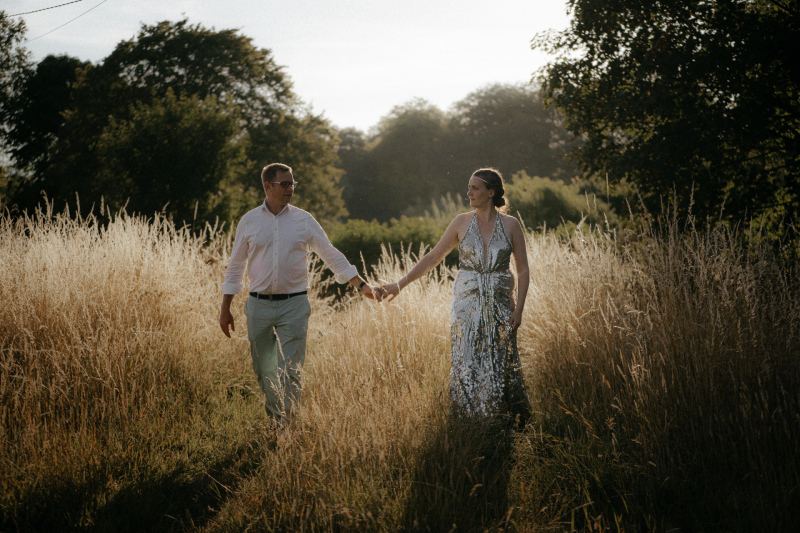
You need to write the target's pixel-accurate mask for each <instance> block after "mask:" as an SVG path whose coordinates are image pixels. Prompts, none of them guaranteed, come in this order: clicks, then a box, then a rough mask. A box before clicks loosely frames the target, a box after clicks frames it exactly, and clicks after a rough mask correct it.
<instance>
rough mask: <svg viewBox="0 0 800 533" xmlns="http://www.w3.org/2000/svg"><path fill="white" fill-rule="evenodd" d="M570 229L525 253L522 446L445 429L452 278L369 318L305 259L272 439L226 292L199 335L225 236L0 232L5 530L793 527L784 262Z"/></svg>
mask: <svg viewBox="0 0 800 533" xmlns="http://www.w3.org/2000/svg"><path fill="white" fill-rule="evenodd" d="M580 229H581V228H579V231H576V232H574V233H573V235H572V236H571V237H567V236H563V235H561V236H559V235H556V234H554V233H546V232H536V231H531V232H529V233H528V235H527V243H528V254H529V260H530V263H531V288H530V292H529V296H528V303H527V306H526V313H525V319H524V321H523V325H522V327H521V328H520V331H519V346H520V351H521V357H522V361H523V367H524V368H523V370H524V374H525V378H526V380H527V385H528V388H529V390H530V393H531V396H532V399H533V401H534V408H535V417H534V420H533V421H532V422H531V423H530V424H529V425H528V426H527V427H526V428H525V429H524V430H523V431H512V430H511V429H510V428H508V427H505V426H503V425H499V424H496V423H492V422H485V421H475V420H468V419H462V418H458V417H453V416H450V414H449V410H448V401H447V379H448V367H449V307H450V290H451V274H452V272H451V271H449V270H447V269H446V268H441V269H439V270H437V271H436V272H434V273H432V274H430V275H428V276H427V277H426V278H425V279H423V280H421V281H420V282H419V283H415V284H413V285H411V286H409V287H408V288H406V289H405V290H404V291H403V293H402V294H401V295H400V297H399V298H397V299H396V300H394V301H392V302H391V303H383V304H378V303H376V302H372V301H367V300H364V299H360V298H357V297H354V296H351V297H346V298H345V299H343V300H334V299H333V298H331V297H326V296H324V295H325V294H327V292H326V291H325V290H324V289H325V287H324V283H323V282H322V281H320V280H321V274H320V266H319V265H318V264H317V265H316V266H315V267H314V269H313V272H312V276H313V277H314V278H315V280H316V281H315V282H314V283H313V286H314V287H315V288H316V289H317V290H315V291H314V294H312V307H313V309H314V311H313V313H312V318H311V324H310V331H309V344H308V354H307V365H306V368H305V377H304V383H305V388H304V393H303V399H302V404H301V409H300V410H299V412H298V416H297V418H296V420H295V422H294V424H293V426H292V427H291V429H290V430H288V431H285V432H283V433H279V434H276V433H275V432H273V431H271V430H270V429H269V427H268V425H267V420H266V416H265V414H264V409H263V400H262V396H261V393H260V391H259V390H258V387H257V384H256V382H255V378H254V375H253V372H252V369H251V366H250V365H251V363H250V356H249V353H248V348H247V337H246V332H245V328H246V322H245V320H244V313H243V310H242V307H243V303H244V298H243V297H242V296H241V295H240V296H237V297H236V299H235V300H234V305H235V306H236V310H235V312H234V316H235V318H236V320H237V322H236V324H237V330H236V333H235V335H234V338H233V339H227V338H225V337H224V336H223V335H222V333H221V332H220V331H219V326H218V324H217V317H218V313H219V304H220V289H219V286H220V283H221V280H222V277H223V273H224V269H225V265H226V262H227V254H228V253H229V250H230V246H231V244H232V243H231V236H230V233H229V232H227V231H224V229H221V228H210V227H207V228H206V230H205V231H204V232H202V233H200V234H192V232H191V231H189V230H188V229H186V228H176V227H175V226H174V225H173V224H172V223H171V222H169V221H168V220H164V219H161V218H155V219H152V218H151V219H147V220H145V219H141V218H136V217H130V216H127V215H125V214H124V213H121V214H117V215H112V214H111V213H108V221H107V222H104V223H103V224H99V223H98V222H97V220H96V219H94V218H92V217H90V218H87V219H82V218H80V217H78V216H76V215H74V214H71V213H69V212H64V213H54V212H52V210H49V209H44V210H40V211H38V212H37V213H36V214H33V215H30V216H25V217H19V218H16V219H12V218H11V217H10V216H8V215H4V216H3V217H2V218H1V219H0V301H1V302H3V305H2V306H0V367H1V369H2V370H1V372H0V487H2V489H1V490H0V531H115V532H116V531H209V532H216V531H437V532H438V531H487V530H488V531H498V532H499V531H526V532H527V531H530V532H533V531H664V532H666V531H793V530H798V528H800V516H799V515H798V514H797V512H796V509H798V508H800V465H798V457H800V368H798V353H799V352H798V348H800V287H798V273H799V272H798V268H797V267H798V265H797V263H796V262H792V261H787V260H785V259H781V258H780V257H778V256H776V255H775V252H774V248H773V247H771V246H768V245H766V244H764V245H762V244H759V243H758V240H757V239H756V238H755V236H751V238H750V239H748V240H747V242H749V243H750V244H748V245H743V244H742V242H743V240H742V239H740V238H739V236H738V235H737V234H736V232H735V231H734V230H730V229H726V228H725V227H723V226H713V225H711V226H708V227H705V226H704V227H703V228H697V229H696V228H695V226H694V225H693V224H692V223H691V221H689V222H685V223H682V224H681V223H678V222H676V221H675V219H674V218H670V217H668V216H667V217H665V219H664V220H663V221H661V222H659V221H657V220H654V219H646V220H644V221H643V222H642V224H641V229H640V230H639V231H637V232H635V233H633V234H626V235H624V236H623V235H616V234H614V233H613V232H609V231H603V230H600V229H594V230H591V231H590V230H586V231H580ZM413 259H414V256H413V254H410V253H408V251H405V252H404V253H399V254H397V255H394V254H392V253H390V252H389V251H386V252H385V253H384V255H383V257H382V259H381V262H380V264H379V265H377V267H376V268H375V269H374V270H373V271H371V272H370V273H369V274H370V276H371V279H372V281H376V282H377V281H383V280H386V281H392V280H396V279H397V278H399V277H400V276H401V275H402V273H403V272H404V271H405V270H406V269H407V268H409V265H410V264H412V262H413ZM362 270H363V269H362Z"/></svg>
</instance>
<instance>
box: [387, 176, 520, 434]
mask: <svg viewBox="0 0 800 533" xmlns="http://www.w3.org/2000/svg"><path fill="white" fill-rule="evenodd" d="M504 194H505V188H504V182H503V177H502V175H501V174H500V172H499V171H498V170H496V169H493V168H482V169H479V170H476V171H475V172H474V173H473V174H472V177H470V179H469V190H468V192H467V196H469V205H470V207H474V208H475V210H474V211H472V212H469V213H464V214H461V215H458V216H457V217H455V218H454V219H453V221H452V222H451V223H450V226H449V227H448V228H447V230H446V231H445V232H444V235H442V238H441V240H440V241H439V242H438V244H437V245H436V246H435V247H434V248H433V249H432V250H431V251H430V252H428V253H427V254H426V255H425V256H424V257H423V258H422V259H420V261H419V262H418V263H417V264H416V265H414V267H413V268H412V269H411V270H410V271H409V272H408V274H406V275H405V276H403V277H402V278H401V279H400V280H399V281H398V282H397V283H391V284H388V285H384V286H383V287H381V289H382V291H381V292H382V293H383V294H385V295H386V298H387V300H388V301H391V300H392V299H393V298H395V297H396V296H397V295H398V294H400V291H402V290H403V288H405V287H406V286H407V285H408V284H409V283H411V282H413V281H414V280H416V279H419V278H420V277H421V276H423V275H424V274H425V273H426V272H428V271H430V270H431V269H432V268H434V267H435V266H436V265H438V264H439V263H440V262H441V261H442V260H443V259H444V258H445V256H446V255H447V254H448V253H449V252H450V251H451V250H452V249H453V248H454V247H455V246H456V245H458V253H459V270H458V275H457V276H456V279H455V282H454V284H453V304H452V307H451V312H450V313H451V322H452V323H451V330H450V331H451V340H450V346H451V366H450V398H451V400H452V402H453V404H454V405H455V406H456V407H457V408H460V409H461V410H463V411H464V412H465V413H467V414H469V415H495V414H511V415H516V416H517V417H518V418H517V420H518V422H519V423H524V422H525V421H526V420H527V418H528V417H529V415H530V409H531V406H530V399H529V398H528V393H527V391H526V390H525V382H524V380H523V378H522V372H521V371H520V363H519V353H518V352H517V337H516V332H517V328H518V327H519V325H520V322H521V321H522V309H523V307H524V306H525V297H526V296H527V293H528V281H529V273H528V258H527V253H526V251H525V237H524V235H523V233H522V227H521V226H520V224H519V222H518V221H517V219H515V218H514V217H511V216H508V215H506V214H504V212H505V211H506V210H507V207H506V200H505V198H503V195H504ZM512 255H513V256H514V261H515V264H516V268H517V274H518V276H519V280H518V283H517V294H516V298H514V277H513V276H512V274H511V272H510V271H509V263H510V260H511V256H512Z"/></svg>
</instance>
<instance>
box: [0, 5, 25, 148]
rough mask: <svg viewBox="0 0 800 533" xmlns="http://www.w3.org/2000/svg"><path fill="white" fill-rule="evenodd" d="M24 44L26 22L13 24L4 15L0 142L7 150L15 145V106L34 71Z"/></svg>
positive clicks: (0, 44)
mask: <svg viewBox="0 0 800 533" xmlns="http://www.w3.org/2000/svg"><path fill="white" fill-rule="evenodd" d="M24 40H25V22H23V21H21V20H19V21H13V20H11V19H10V18H9V17H8V16H7V15H6V13H5V11H0V141H2V144H3V145H4V146H5V147H8V146H9V145H10V144H11V143H10V140H9V139H8V132H9V130H10V128H11V123H12V117H13V114H14V113H13V110H14V106H13V105H12V102H13V101H14V99H15V98H16V96H17V95H18V94H19V93H20V91H21V90H22V85H23V83H24V81H25V79H26V78H27V77H28V76H29V75H30V70H31V60H30V54H29V53H28V51H27V50H25V48H24V47H23V46H22V45H23V42H24Z"/></svg>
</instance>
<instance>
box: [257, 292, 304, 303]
mask: <svg viewBox="0 0 800 533" xmlns="http://www.w3.org/2000/svg"><path fill="white" fill-rule="evenodd" d="M307 293H308V291H300V292H293V293H291V294H258V293H257V292H251V293H250V296H252V297H253V298H256V299H258V300H270V301H272V300H286V299H288V298H291V297H292V296H302V295H303V294H307Z"/></svg>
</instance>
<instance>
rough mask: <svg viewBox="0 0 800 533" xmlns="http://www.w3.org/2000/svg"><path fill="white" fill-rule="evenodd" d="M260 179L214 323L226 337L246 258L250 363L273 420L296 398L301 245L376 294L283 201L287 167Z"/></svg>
mask: <svg viewBox="0 0 800 533" xmlns="http://www.w3.org/2000/svg"><path fill="white" fill-rule="evenodd" d="M261 182H262V184H263V186H264V192H265V194H266V199H265V200H264V203H263V204H261V205H260V206H259V207H257V208H255V209H253V210H252V211H250V212H248V213H247V214H245V215H244V216H243V217H242V219H241V220H240V221H239V224H238V226H236V238H235V240H234V243H233V251H232V252H231V258H230V262H229V263H228V268H227V270H226V272H225V282H224V283H223V284H222V294H223V296H222V310H221V311H220V315H219V325H220V327H221V328H222V332H223V333H224V334H225V335H226V336H227V337H229V338H230V336H231V334H230V332H229V331H228V328H229V327H230V329H231V330H233V331H235V330H236V328H235V326H234V323H233V315H232V314H231V302H232V301H233V297H234V295H236V294H238V293H239V292H240V291H241V289H242V280H243V278H244V273H245V267H246V266H247V265H248V264H249V278H250V287H249V289H248V292H249V293H250V296H249V298H248V299H247V302H246V303H245V307H244V309H245V315H246V316H247V336H248V339H249V341H250V354H251V356H252V358H253V370H255V373H256V377H257V378H258V384H259V386H260V387H261V390H262V391H263V392H264V395H265V396H266V403H265V405H266V410H267V414H268V415H269V416H270V418H272V420H273V421H274V422H275V423H276V424H277V425H279V426H280V425H281V424H282V422H283V421H284V420H285V419H286V418H287V417H289V416H290V414H291V410H292V408H293V407H294V406H296V405H297V404H298V402H299V401H300V391H301V388H300V371H301V368H302V366H303V363H304V361H305V351H306V333H307V330H308V317H309V315H310V314H311V306H310V305H309V302H308V295H307V294H306V293H307V292H308V288H309V287H308V275H307V266H308V262H307V253H308V248H311V249H312V250H314V252H316V254H317V255H318V256H319V257H320V258H322V260H323V261H324V262H325V265H326V266H327V267H328V268H329V269H331V271H333V273H334V275H335V276H336V281H337V282H339V283H344V282H349V283H350V284H351V285H353V286H354V287H355V288H356V289H357V290H359V291H360V292H361V294H362V295H364V296H365V297H367V298H375V297H376V296H377V297H378V299H380V295H379V294H378V293H377V292H376V293H373V291H372V287H370V286H369V285H367V284H366V282H365V281H364V280H363V279H361V276H359V275H358V271H357V270H356V267H354V266H353V265H351V264H350V263H348V262H347V259H346V258H345V257H344V255H343V254H342V253H341V252H340V251H339V250H337V249H336V248H334V247H333V245H332V244H331V242H330V240H328V237H327V235H325V231H324V230H323V229H322V227H321V226H320V225H319V223H318V222H317V221H316V220H314V217H312V216H311V215H310V214H309V213H308V212H306V211H303V210H302V209H299V208H297V207H295V206H293V205H289V202H290V201H291V200H292V196H293V195H294V191H295V188H296V187H297V182H295V181H294V176H293V174H292V169H291V167H288V166H287V165H283V164H281V163H272V164H271V165H267V166H266V167H264V170H263V171H262V172H261ZM278 342H280V349H279V347H278Z"/></svg>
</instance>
